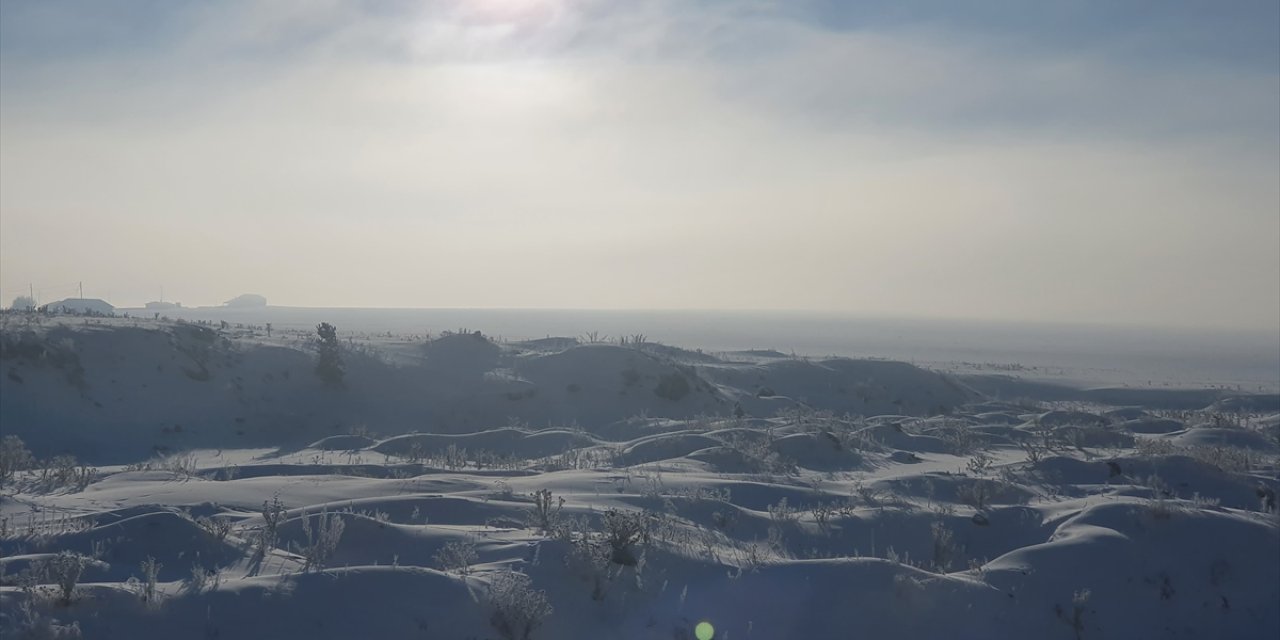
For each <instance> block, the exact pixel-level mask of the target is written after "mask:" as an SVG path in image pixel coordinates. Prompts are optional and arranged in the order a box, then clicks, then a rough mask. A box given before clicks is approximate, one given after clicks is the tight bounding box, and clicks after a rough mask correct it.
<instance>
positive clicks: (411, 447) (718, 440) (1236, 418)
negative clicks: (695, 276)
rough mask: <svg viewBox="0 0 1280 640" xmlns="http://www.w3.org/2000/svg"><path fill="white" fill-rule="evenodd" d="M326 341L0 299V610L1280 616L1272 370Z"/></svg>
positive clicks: (668, 634) (214, 628)
mask: <svg viewBox="0 0 1280 640" xmlns="http://www.w3.org/2000/svg"><path fill="white" fill-rule="evenodd" d="M313 335H314V334H308V333H302V332H297V331H284V330H275V331H272V332H271V334H270V335H268V333H267V331H266V328H265V327H253V326H239V327H237V326H236V325H228V326H226V327H221V326H217V325H213V326H207V325H200V324H189V323H182V324H174V323H166V322H158V321H141V320H135V319H48V318H44V319H39V318H32V317H30V316H21V315H7V316H5V317H4V325H3V332H2V335H0V338H2V340H0V348H2V351H0V368H2V369H3V371H2V372H0V425H2V426H3V434H4V436H5V438H6V439H5V443H4V447H3V450H2V451H0V462H3V468H0V475H4V476H6V477H5V478H4V487H3V495H2V496H0V553H2V554H3V558H0V568H2V572H0V584H2V585H3V586H2V587H0V631H3V632H4V636H5V637H6V638H8V637H26V636H27V635H30V636H31V637H74V636H76V635H80V636H83V637H86V638H143V639H148V638H308V639H310V638H445V639H449V638H458V639H460V640H461V639H467V638H536V639H548V638H557V639H576V638H620V639H631V638H660V639H664V640H665V639H674V640H680V639H693V638H700V639H701V640H706V638H707V637H714V638H716V639H717V640H723V639H728V638H735V639H740V640H741V639H761V640H763V639H770V640H772V639H793V638H794V639H798V638H816V639H827V638H831V639H838V638H1063V639H1071V638H1077V639H1078V638H1088V639H1092V638H1126V639H1140V638H1275V637H1280V605H1278V604H1277V603H1280V518H1278V517H1277V512H1276V508H1275V492H1276V490H1277V488H1278V487H1280V397H1277V396H1276V395H1242V394H1235V393H1230V392H1227V391H1222V390H1205V389H1200V390H1197V389H1151V388H1132V389H1124V388H1110V389H1079V388H1067V387H1058V386H1053V385H1049V384H1045V383H1043V382H1042V381H1033V380H1028V379H1020V378H1016V377H1011V376H1003V375H992V374H990V373H986V374H983V375H960V374H956V373H954V372H952V373H940V372H937V371H931V370H927V369H922V368H918V367H915V366H912V365H909V364H904V363H898V362H889V361H879V360H852V359H842V358H834V359H823V360H811V359H803V358H792V357H788V356H786V355H784V354H781V353H773V352H767V351H753V352H735V353H710V352H705V353H704V352H702V351H697V350H687V349H681V348H675V347H670V346H664V345H659V344H655V343H651V342H648V341H646V340H644V339H643V338H642V337H640V336H636V337H635V338H636V339H633V340H628V341H626V342H625V343H623V344H619V343H618V342H613V343H611V344H595V343H592V344H588V343H585V341H583V340H579V339H575V338H548V339H543V340H534V341H526V342H518V343H495V342H492V341H490V340H489V339H486V338H484V337H483V336H479V335H475V334H472V333H470V332H459V333H455V334H451V335H446V336H440V337H437V338H436V339H434V340H431V341H427V340H426V339H425V338H423V337H420V336H407V335H396V334H394V333H393V334H390V335H384V336H377V337H375V336H366V337H364V338H362V339H360V340H346V339H345V338H344V342H343V343H342V344H341V349H340V355H341V359H342V368H343V370H344V376H343V383H342V385H341V386H337V385H326V384H324V383H323V382H322V381H321V379H320V378H319V377H318V376H317V375H316V371H315V368H316V349H315V345H314V344H313V341H312V336H313ZM16 439H21V441H22V446H21V447H19V446H18V445H17V440H16ZM23 448H25V449H29V450H30V453H31V457H30V458H28V457H26V456H24V455H23V451H24V449H23ZM709 633H711V634H713V635H711V636H708V634H709Z"/></svg>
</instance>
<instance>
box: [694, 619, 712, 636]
mask: <svg viewBox="0 0 1280 640" xmlns="http://www.w3.org/2000/svg"><path fill="white" fill-rule="evenodd" d="M693 635H695V636H697V637H698V640H711V639H712V638H714V637H715V636H716V629H715V627H713V626H711V623H710V622H699V623H698V626H696V627H694V628H693Z"/></svg>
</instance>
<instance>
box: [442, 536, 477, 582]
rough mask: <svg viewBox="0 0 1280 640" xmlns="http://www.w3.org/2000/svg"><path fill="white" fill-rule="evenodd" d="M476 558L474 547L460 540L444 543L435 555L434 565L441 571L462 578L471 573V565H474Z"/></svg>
mask: <svg viewBox="0 0 1280 640" xmlns="http://www.w3.org/2000/svg"><path fill="white" fill-rule="evenodd" d="M478 558H479V556H478V555H476V545H474V544H472V543H470V542H467V541H461V540H454V541H451V542H446V543H445V545H444V546H443V547H441V548H440V550H439V551H436V554H435V561H436V565H437V566H439V567H440V569H441V570H443V571H451V572H454V573H459V574H462V575H464V576H465V575H467V574H468V573H471V565H473V564H475V562H476V560H477V559H478Z"/></svg>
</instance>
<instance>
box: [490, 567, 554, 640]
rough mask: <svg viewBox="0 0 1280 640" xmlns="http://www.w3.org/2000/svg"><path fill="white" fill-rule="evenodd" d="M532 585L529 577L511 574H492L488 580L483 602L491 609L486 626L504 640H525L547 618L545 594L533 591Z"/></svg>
mask: <svg viewBox="0 0 1280 640" xmlns="http://www.w3.org/2000/svg"><path fill="white" fill-rule="evenodd" d="M532 584H533V580H532V579H531V578H529V576H526V575H524V574H523V573H516V572H514V571H504V572H502V573H498V574H495V575H494V576H493V577H492V578H490V580H489V589H488V591H487V593H486V599H487V600H488V603H489V606H490V607H492V609H493V612H492V613H491V614H490V615H489V624H491V625H492V626H493V628H494V630H495V631H497V632H498V633H499V634H500V635H501V636H502V637H503V638H505V640H529V639H530V637H532V635H533V632H534V630H536V629H537V628H538V627H540V626H542V621H543V619H545V618H546V617H547V616H549V615H551V611H552V609H551V603H550V602H548V601H547V594H546V592H543V591H535V590H534V589H533V586H532Z"/></svg>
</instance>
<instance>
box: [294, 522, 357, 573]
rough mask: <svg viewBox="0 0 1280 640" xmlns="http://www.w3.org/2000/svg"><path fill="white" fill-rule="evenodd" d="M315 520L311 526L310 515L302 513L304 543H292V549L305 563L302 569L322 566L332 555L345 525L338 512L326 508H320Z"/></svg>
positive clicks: (306, 569)
mask: <svg viewBox="0 0 1280 640" xmlns="http://www.w3.org/2000/svg"><path fill="white" fill-rule="evenodd" d="M315 520H316V524H315V525H314V526H312V524H311V517H310V516H308V515H307V514H305V513H304V514H302V534H303V535H304V536H306V539H307V541H306V542H305V543H304V544H297V543H294V551H296V552H297V553H298V555H300V556H302V558H303V560H304V561H305V563H306V564H305V565H304V566H303V568H302V570H303V571H308V570H311V569H315V568H317V567H323V566H324V565H325V564H326V563H327V562H328V561H329V558H332V557H333V554H334V552H335V551H337V550H338V542H339V541H340V540H342V531H343V529H344V527H345V526H346V525H345V523H344V522H343V521H342V518H340V517H339V516H338V514H336V513H329V511H328V510H327V509H325V510H322V511H321V512H320V515H319V516H317V517H316V518H315Z"/></svg>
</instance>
